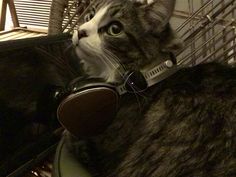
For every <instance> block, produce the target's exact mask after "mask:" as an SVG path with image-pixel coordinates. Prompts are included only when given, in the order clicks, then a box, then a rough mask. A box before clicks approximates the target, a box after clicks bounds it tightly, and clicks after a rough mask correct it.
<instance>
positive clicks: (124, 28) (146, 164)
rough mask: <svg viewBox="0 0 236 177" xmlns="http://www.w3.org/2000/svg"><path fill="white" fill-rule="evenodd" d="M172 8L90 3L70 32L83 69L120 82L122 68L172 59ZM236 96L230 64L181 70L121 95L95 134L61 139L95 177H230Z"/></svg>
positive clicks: (116, 0)
mask: <svg viewBox="0 0 236 177" xmlns="http://www.w3.org/2000/svg"><path fill="white" fill-rule="evenodd" d="M174 7H175V0H151V1H145V0H144V1H131V0H97V1H93V4H92V6H91V8H90V10H89V12H88V13H87V14H85V15H84V19H83V20H84V22H83V21H81V24H80V26H79V28H78V29H77V30H75V32H74V35H73V44H74V46H75V50H76V53H77V56H78V58H79V59H80V60H81V65H83V69H84V71H85V73H86V74H88V75H89V76H91V77H99V78H103V79H104V82H107V83H111V84H114V85H119V84H122V83H123V82H124V80H123V73H125V71H133V70H134V71H141V72H147V71H149V70H150V69H152V68H153V67H155V66H157V65H159V64H161V63H163V62H165V61H166V60H167V59H169V60H173V59H172V57H171V55H170V53H175V52H176V51H177V50H178V49H179V47H181V43H180V42H179V41H180V40H178V38H177V36H176V35H175V33H174V31H173V30H172V28H171V26H170V24H169V20H170V17H171V16H172V13H173V9H174ZM173 63H174V62H173ZM235 95H236V70H235V69H234V68H231V67H230V66H226V65H222V64H218V63H209V64H201V65H198V66H194V67H189V68H182V69H180V70H179V71H177V72H176V73H174V74H173V75H171V76H169V77H168V78H166V79H165V80H163V81H161V82H159V83H157V84H155V85H154V86H152V87H149V88H148V89H147V90H146V91H144V92H142V93H126V94H125V95H122V96H121V101H120V108H119V110H118V111H117V114H116V116H115V118H114V119H113V121H112V123H111V124H110V125H109V126H108V127H107V128H106V129H105V130H104V132H102V133H101V134H98V135H97V136H93V137H87V138H81V137H74V136H73V135H71V134H70V132H68V131H67V132H66V133H65V135H64V137H65V143H66V144H67V147H68V148H69V149H70V151H71V153H73V154H74V156H75V157H76V158H77V160H78V161H79V162H81V163H82V164H83V165H84V166H85V167H86V168H87V169H88V170H89V172H90V173H91V175H92V176H93V177H101V176H102V177H190V176H191V177H192V176H194V177H206V176H212V177H213V176H214V177H216V176H217V177H223V176H224V177H233V176H236V136H235V135H236V118H235V116H236V107H235V106H236V97H235ZM65 163H66V162H65ZM75 175H76V174H75Z"/></svg>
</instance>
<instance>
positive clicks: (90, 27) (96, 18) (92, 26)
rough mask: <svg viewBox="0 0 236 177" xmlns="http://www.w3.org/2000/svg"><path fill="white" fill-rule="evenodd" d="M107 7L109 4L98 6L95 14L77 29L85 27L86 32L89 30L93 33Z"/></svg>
mask: <svg viewBox="0 0 236 177" xmlns="http://www.w3.org/2000/svg"><path fill="white" fill-rule="evenodd" d="M109 7H110V6H109V5H106V6H103V7H102V8H100V9H99V10H98V12H97V13H96V14H95V16H94V17H93V18H92V19H91V20H90V21H88V22H87V23H84V24H83V25H81V26H80V28H79V29H80V30H83V29H85V30H86V31H87V32H88V34H89V33H91V32H92V33H95V32H96V31H97V28H98V24H99V23H100V21H101V20H102V18H103V17H104V15H105V14H106V12H107V10H108V8H109Z"/></svg>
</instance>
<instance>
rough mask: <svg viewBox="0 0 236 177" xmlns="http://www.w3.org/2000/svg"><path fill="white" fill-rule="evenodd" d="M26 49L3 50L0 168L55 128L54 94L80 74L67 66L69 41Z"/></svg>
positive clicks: (0, 63) (0, 62)
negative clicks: (42, 134) (44, 133)
mask: <svg viewBox="0 0 236 177" xmlns="http://www.w3.org/2000/svg"><path fill="white" fill-rule="evenodd" d="M17 43H18V41H16V42H15V43H12V47H13V46H16V45H17ZM70 44H71V43H70ZM26 46H27V47H24V45H23V46H22V47H20V48H19V47H18V48H15V49H14V47H13V49H7V50H6V49H5V50H3V49H2V48H0V78H1V81H0V167H2V166H1V165H2V164H4V163H7V160H9V159H11V158H13V156H14V154H15V153H17V152H18V151H19V152H20V151H21V149H22V148H23V147H25V146H26V145H27V144H28V143H30V142H32V141H33V142H36V141H37V138H38V137H39V135H41V133H42V132H45V131H49V129H50V128H53V127H54V128H55V125H57V123H56V119H55V118H52V114H53V112H55V108H54V107H53V105H52V103H53V100H52V97H53V95H51V94H53V90H54V89H56V87H59V86H62V87H63V86H65V85H66V83H68V82H69V81H70V80H71V79H72V78H74V77H75V75H76V74H71V72H70V71H69V69H70V68H69V67H67V65H66V61H65V60H66V59H65V58H66V57H69V53H68V54H66V53H65V54H63V51H65V47H68V42H66V43H63V41H62V42H61V43H58V44H56V45H53V44H52V45H50V46H46V45H41V46H40V45H35V44H34V45H32V46H31V47H29V45H26ZM61 51H62V52H61ZM63 58H64V60H63ZM63 62H64V63H63ZM58 65H63V66H58ZM74 70H75V69H74ZM49 97H50V98H49ZM22 155H23V154H22ZM0 169H1V168H0ZM4 170H5V169H4ZM0 172H2V171H1V170H0ZM0 174H1V173H0Z"/></svg>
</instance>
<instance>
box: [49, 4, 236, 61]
mask: <svg viewBox="0 0 236 177" xmlns="http://www.w3.org/2000/svg"><path fill="white" fill-rule="evenodd" d="M91 2H92V0H64V1H63V0H53V1H52V6H51V14H50V21H49V34H57V33H60V32H64V31H69V32H70V31H72V30H73V29H74V28H76V27H77V26H78V21H79V18H80V17H81V16H82V15H83V12H84V11H85V10H86V8H88V6H89V5H90V4H91ZM178 5H179V7H184V8H183V9H180V10H179V9H178ZM235 15H236V2H235V0H177V7H176V10H175V12H174V15H173V19H172V23H173V26H174V28H175V29H176V32H177V33H178V35H179V37H180V38H181V39H182V40H183V42H184V48H183V49H182V50H181V51H179V53H178V54H177V59H178V63H179V65H196V64H199V63H202V62H209V61H219V62H224V63H230V64H235V62H236V56H235V55H236V30H235V26H236V21H235Z"/></svg>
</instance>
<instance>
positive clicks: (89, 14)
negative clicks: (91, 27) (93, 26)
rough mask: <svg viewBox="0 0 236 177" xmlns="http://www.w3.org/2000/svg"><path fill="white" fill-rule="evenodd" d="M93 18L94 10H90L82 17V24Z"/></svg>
mask: <svg viewBox="0 0 236 177" xmlns="http://www.w3.org/2000/svg"><path fill="white" fill-rule="evenodd" d="M94 16H95V10H94V9H92V10H91V11H90V12H89V13H87V14H86V15H85V16H84V22H88V21H90V20H91V19H92V18H93V17H94Z"/></svg>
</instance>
